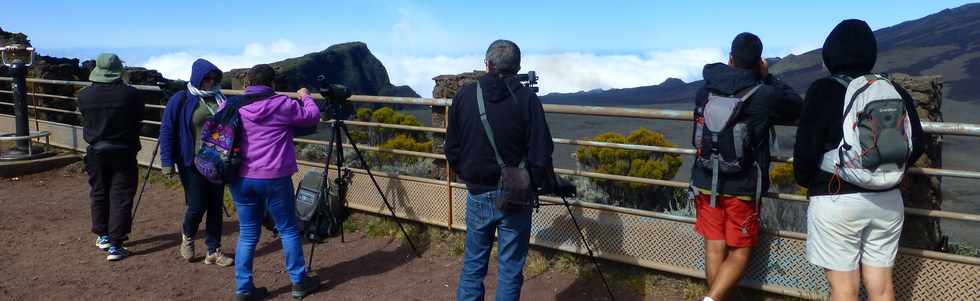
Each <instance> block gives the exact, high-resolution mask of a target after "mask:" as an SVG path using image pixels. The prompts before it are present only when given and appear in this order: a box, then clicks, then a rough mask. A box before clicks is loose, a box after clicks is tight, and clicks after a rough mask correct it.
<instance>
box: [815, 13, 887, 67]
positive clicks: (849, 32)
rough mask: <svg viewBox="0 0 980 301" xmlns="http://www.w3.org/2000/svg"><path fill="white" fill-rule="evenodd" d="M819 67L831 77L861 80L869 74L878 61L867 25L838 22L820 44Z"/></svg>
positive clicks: (850, 21) (855, 21)
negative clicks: (820, 57) (846, 76)
mask: <svg viewBox="0 0 980 301" xmlns="http://www.w3.org/2000/svg"><path fill="white" fill-rule="evenodd" d="M822 52H823V64H824V66H826V67H827V70H828V71H830V73H831V74H846V75H848V76H861V75H864V74H868V73H871V70H872V69H874V66H875V61H876V60H877V57H878V42H877V40H876V39H875V35H874V32H872V31H871V27H869V26H868V23H865V22H864V21H861V20H855V19H849V20H844V21H841V22H840V23H839V24H837V27H834V30H833V31H831V32H830V35H828V36H827V40H826V41H824V43H823V50H822Z"/></svg>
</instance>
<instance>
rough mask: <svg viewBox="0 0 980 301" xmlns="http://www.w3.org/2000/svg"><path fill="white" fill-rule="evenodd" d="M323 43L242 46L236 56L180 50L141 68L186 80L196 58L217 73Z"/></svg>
mask: <svg viewBox="0 0 980 301" xmlns="http://www.w3.org/2000/svg"><path fill="white" fill-rule="evenodd" d="M326 46H327V45H326V44H325V43H320V44H316V45H302V46H300V45H297V44H296V43H293V42H292V41H288V40H278V41H274V42H271V43H260V42H254V43H249V44H248V45H245V47H244V48H243V49H242V51H241V52H240V53H231V54H229V53H216V52H188V51H180V52H173V53H167V54H163V55H158V56H152V57H150V58H149V59H147V60H146V62H144V63H142V64H140V66H142V67H146V68H149V69H156V70H157V71H160V73H162V74H163V76H165V77H167V78H171V79H183V80H187V79H189V78H190V75H191V64H193V63H194V60H197V59H198V58H204V59H206V60H208V61H211V63H213V64H215V65H217V66H218V68H220V69H221V70H224V71H228V70H231V69H235V68H247V67H251V66H254V65H255V64H260V63H271V62H275V61H279V60H283V59H287V58H291V57H297V56H301V55H304V54H307V53H310V52H314V51H320V50H322V49H324V48H326Z"/></svg>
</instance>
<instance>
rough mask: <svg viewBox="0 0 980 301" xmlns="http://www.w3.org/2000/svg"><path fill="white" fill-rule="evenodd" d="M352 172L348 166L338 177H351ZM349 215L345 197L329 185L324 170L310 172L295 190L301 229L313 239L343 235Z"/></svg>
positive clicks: (318, 240) (297, 214) (320, 240)
mask: <svg viewBox="0 0 980 301" xmlns="http://www.w3.org/2000/svg"><path fill="white" fill-rule="evenodd" d="M351 176H353V173H351V172H350V171H349V170H348V171H346V173H345V174H344V175H343V176H341V177H340V178H338V180H343V181H348V180H349V179H350V177H351ZM348 217H350V212H349V211H348V210H347V208H346V206H345V205H344V203H343V200H341V199H340V197H339V195H338V194H337V193H335V192H333V191H332V190H331V189H330V186H329V185H327V182H326V181H324V177H323V176H322V174H321V173H318V172H314V171H310V172H307V173H306V175H304V176H303V180H302V181H300V183H299V189H297V190H296V218H297V220H298V221H299V222H298V225H299V229H300V233H302V234H303V236H305V237H306V239H308V240H309V241H311V242H315V243H321V242H323V241H325V240H326V239H327V238H330V237H336V236H338V235H340V233H341V231H343V225H344V222H345V221H347V218H348Z"/></svg>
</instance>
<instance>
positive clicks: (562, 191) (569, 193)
mask: <svg viewBox="0 0 980 301" xmlns="http://www.w3.org/2000/svg"><path fill="white" fill-rule="evenodd" d="M555 194H557V195H558V196H560V197H563V198H568V197H574V196H575V195H576V191H575V184H572V182H571V181H568V180H565V179H562V178H555Z"/></svg>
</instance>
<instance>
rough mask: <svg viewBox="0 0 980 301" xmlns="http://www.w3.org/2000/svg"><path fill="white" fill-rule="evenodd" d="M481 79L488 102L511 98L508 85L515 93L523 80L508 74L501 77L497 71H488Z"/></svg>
mask: <svg viewBox="0 0 980 301" xmlns="http://www.w3.org/2000/svg"><path fill="white" fill-rule="evenodd" d="M479 80H480V88H482V89H483V100H485V101H487V102H501V101H504V100H511V95H510V92H511V91H508V90H507V87H508V86H509V87H510V89H511V90H512V91H514V93H517V89H520V86H521V82H520V81H519V80H517V77H514V76H507V77H504V78H500V77H499V75H498V73H496V72H490V73H487V74H486V75H483V76H482V77H480V79H479Z"/></svg>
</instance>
